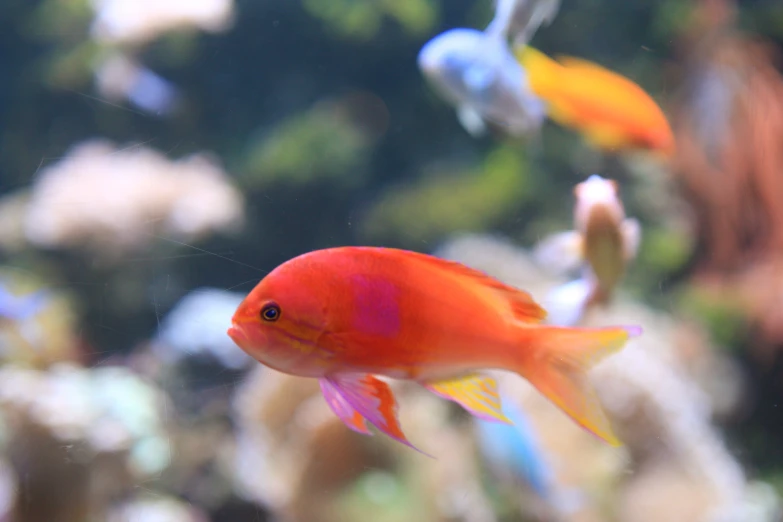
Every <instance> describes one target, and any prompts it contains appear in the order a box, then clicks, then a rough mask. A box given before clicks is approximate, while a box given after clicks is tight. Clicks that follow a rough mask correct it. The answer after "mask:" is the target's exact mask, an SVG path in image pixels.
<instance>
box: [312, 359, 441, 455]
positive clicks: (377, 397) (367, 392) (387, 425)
mask: <svg viewBox="0 0 783 522" xmlns="http://www.w3.org/2000/svg"><path fill="white" fill-rule="evenodd" d="M320 382H321V390H322V391H323V393H324V398H325V399H326V402H327V403H328V404H329V406H330V407H331V408H332V411H333V412H334V413H335V414H336V415H337V416H338V417H339V418H340V419H341V420H342V421H343V422H344V423H345V424H346V426H348V427H349V428H351V429H352V430H354V431H357V432H359V433H369V431H368V430H367V426H366V425H365V424H364V420H365V419H366V420H368V421H370V423H371V424H372V425H373V426H375V427H376V428H378V429H379V430H381V431H382V432H383V433H385V434H386V435H388V436H390V437H391V438H393V439H395V440H397V441H399V442H402V443H403V444H405V445H406V446H409V447H411V448H413V449H415V450H416V451H419V452H420V453H424V452H423V451H421V450H419V449H418V448H416V447H415V446H413V444H411V443H410V442H408V439H406V438H405V434H404V433H403V432H402V428H401V427H400V423H399V421H398V420H397V401H396V399H395V398H394V394H393V393H392V391H391V388H389V385H388V384H386V383H385V382H383V381H381V380H380V379H378V378H377V377H374V376H372V375H369V374H338V375H330V376H328V377H324V378H322V379H321V381H320ZM424 455H427V454H426V453H424ZM427 456H428V457H429V456H430V455H427Z"/></svg>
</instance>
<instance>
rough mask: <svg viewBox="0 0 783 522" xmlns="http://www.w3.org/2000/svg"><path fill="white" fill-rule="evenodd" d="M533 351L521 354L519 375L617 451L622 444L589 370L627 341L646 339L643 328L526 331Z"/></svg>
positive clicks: (539, 328)
mask: <svg viewBox="0 0 783 522" xmlns="http://www.w3.org/2000/svg"><path fill="white" fill-rule="evenodd" d="M523 328H524V330H525V331H524V333H522V332H521V336H523V337H524V341H522V342H523V343H525V344H528V345H529V348H528V349H525V350H520V351H519V353H520V357H521V358H520V359H519V363H518V366H517V368H516V371H517V372H518V373H520V374H521V375H522V376H523V377H525V378H526V379H527V380H528V381H530V383H531V384H532V385H533V386H535V387H536V389H538V391H540V392H541V393H542V394H544V396H545V397H546V398H548V399H549V400H550V401H552V402H553V403H555V404H556V405H557V406H558V407H559V408H560V409H562V410H563V411H564V412H565V413H567V414H568V415H569V416H570V417H571V418H572V419H573V420H574V421H576V422H577V423H578V424H579V425H580V426H582V427H583V428H585V429H587V430H588V431H590V432H592V433H593V434H595V435H596V436H598V437H600V438H601V439H603V440H605V441H606V442H608V443H609V444H611V445H613V446H619V445H620V444H621V443H620V441H619V440H618V439H617V438H616V437H615V436H614V433H612V428H611V426H610V424H609V421H608V419H607V418H606V416H605V415H604V413H603V410H602V409H601V405H600V403H599V401H598V397H597V396H596V394H595V391H594V390H593V387H592V386H591V385H590V382H589V380H588V377H587V370H589V369H590V368H591V367H592V366H593V365H595V364H597V363H598V362H599V361H601V360H602V359H604V358H605V357H607V356H608V355H610V354H612V353H614V352H617V351H619V350H620V349H621V348H622V347H623V346H624V345H625V343H626V341H627V340H628V339H629V338H631V337H635V336H637V335H640V334H641V331H642V330H641V328H640V327H638V326H629V327H612V328H564V327H558V326H535V327H532V326H525V327H523Z"/></svg>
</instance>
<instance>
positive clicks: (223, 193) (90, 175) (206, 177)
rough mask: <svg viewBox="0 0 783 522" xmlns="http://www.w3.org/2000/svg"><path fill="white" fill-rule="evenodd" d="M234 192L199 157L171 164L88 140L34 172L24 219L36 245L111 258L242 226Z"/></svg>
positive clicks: (151, 153) (141, 149) (142, 150)
mask: <svg viewBox="0 0 783 522" xmlns="http://www.w3.org/2000/svg"><path fill="white" fill-rule="evenodd" d="M242 209H243V198H242V195H241V194H240V193H239V192H238V191H237V190H236V189H235V188H234V187H232V186H231V184H230V182H229V181H228V179H227V177H226V175H225V174H224V173H223V171H222V170H221V169H220V168H219V167H218V166H217V165H216V164H215V163H214V162H213V161H212V160H210V159H208V158H207V157H205V156H203V155H197V156H191V157H189V158H186V159H184V160H180V161H177V162H171V161H169V160H168V159H166V157H165V156H163V155H162V154H160V153H159V152H156V151H155V150H152V149H150V148H147V147H145V146H143V145H140V146H132V147H127V148H125V149H119V150H118V149H117V148H116V147H115V146H114V145H113V144H112V143H110V142H108V141H104V140H94V141H88V142H85V143H82V144H80V145H78V146H75V147H73V148H72V149H71V151H70V152H69V154H68V155H67V156H66V157H65V158H64V159H63V160H61V161H60V162H59V163H57V164H55V165H52V166H48V167H45V168H43V169H41V171H40V172H39V173H38V176H37V179H36V182H35V185H34V187H33V189H32V194H31V196H30V200H29V202H28V207H27V212H26V216H25V223H24V227H25V233H26V236H27V239H28V240H29V241H30V242H31V243H33V244H34V245H37V246H42V247H50V248H51V247H60V248H72V247H88V248H90V249H92V250H95V251H97V252H102V253H104V254H109V255H111V254H114V255H117V254H119V253H122V252H128V251H131V250H134V249H138V248H141V247H143V246H144V245H146V244H147V243H149V241H150V239H151V238H153V237H155V235H157V234H166V235H171V236H174V237H175V238H176V239H178V240H181V241H193V240H195V239H197V238H200V237H203V236H205V235H206V234H209V233H212V232H216V231H229V230H233V229H235V228H236V227H237V226H238V225H240V224H241V223H242V219H243V210H242Z"/></svg>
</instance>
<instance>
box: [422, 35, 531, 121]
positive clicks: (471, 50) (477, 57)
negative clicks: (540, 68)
mask: <svg viewBox="0 0 783 522" xmlns="http://www.w3.org/2000/svg"><path fill="white" fill-rule="evenodd" d="M418 64H419V68H420V69H421V70H422V72H423V74H424V75H425V76H426V77H427V78H428V79H429V80H430V81H431V82H432V83H433V84H434V86H435V87H436V88H437V89H438V90H439V91H440V93H441V95H442V96H443V97H444V98H446V99H447V100H448V101H449V102H450V103H452V104H453V105H454V106H455V107H456V109H457V114H458V117H459V120H460V123H461V124H462V126H463V127H464V128H465V129H466V130H467V131H468V132H469V133H470V134H471V135H473V136H480V135H482V134H484V133H485V132H486V123H487V122H491V123H493V124H495V125H498V126H499V127H501V128H503V129H504V130H505V131H506V132H508V133H509V134H511V135H514V136H530V135H531V134H533V133H534V132H536V131H537V130H538V129H539V128H540V126H541V124H542V123H543V121H544V117H545V106H544V104H543V102H542V101H541V100H539V99H538V98H537V97H536V96H535V95H534V94H533V92H532V90H531V88H530V84H529V82H528V80H527V74H526V73H525V70H524V69H523V68H522V66H521V65H519V63H518V62H517V60H516V59H515V58H514V55H513V54H512V53H511V51H510V50H509V48H508V44H507V43H506V42H505V40H504V39H502V38H498V37H496V36H492V35H490V34H487V33H484V32H482V31H478V30H475V29H452V30H450V31H447V32H445V33H443V34H441V35H439V36H436V37H435V38H433V39H432V40H430V41H429V42H428V43H427V44H425V45H424V47H423V48H422V49H421V51H420V52H419V57H418Z"/></svg>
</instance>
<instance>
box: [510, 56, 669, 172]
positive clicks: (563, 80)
mask: <svg viewBox="0 0 783 522" xmlns="http://www.w3.org/2000/svg"><path fill="white" fill-rule="evenodd" d="M514 54H515V55H516V57H517V60H519V62H520V63H521V64H522V66H523V67H524V68H525V70H526V71H527V73H528V77H529V82H530V85H531V88H532V90H533V92H534V93H535V94H536V95H537V96H539V97H540V98H541V99H542V100H544V101H545V102H546V104H547V115H548V116H549V117H550V118H551V119H552V120H553V121H555V122H557V123H558V124H560V125H562V126H564V127H570V128H572V129H575V130H577V131H578V132H579V133H581V134H582V135H583V136H584V137H585V139H586V140H587V141H588V142H589V143H590V144H592V145H593V146H595V147H596V148H598V149H601V150H607V151H621V150H634V149H636V150H647V151H652V152H656V153H658V154H659V155H661V156H663V157H667V158H668V157H671V155H672V154H673V153H674V135H673V133H672V130H671V127H670V126H669V122H668V121H667V119H666V116H665V115H664V114H663V111H662V110H661V108H660V107H659V106H658V104H657V103H655V101H654V100H653V99H652V98H651V97H650V96H649V95H648V94H647V93H646V92H644V90H643V89H642V88H641V87H639V86H638V85H637V84H635V83H634V82H632V81H631V80H629V79H628V78H626V77H624V76H621V75H619V74H617V73H614V72H612V71H610V70H608V69H606V68H604V67H601V66H600V65H598V64H596V63H593V62H589V61H587V60H582V59H580V58H574V57H570V56H562V57H559V58H558V60H554V59H552V58H550V57H548V56H547V55H545V54H544V53H542V52H541V51H539V50H537V49H534V48H533V47H530V46H516V47H515V48H514Z"/></svg>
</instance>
